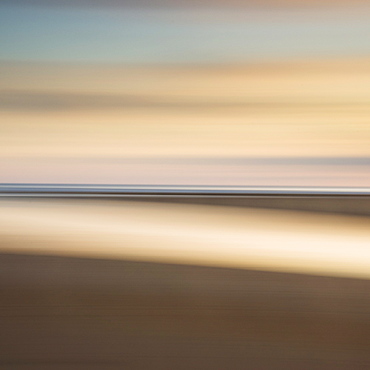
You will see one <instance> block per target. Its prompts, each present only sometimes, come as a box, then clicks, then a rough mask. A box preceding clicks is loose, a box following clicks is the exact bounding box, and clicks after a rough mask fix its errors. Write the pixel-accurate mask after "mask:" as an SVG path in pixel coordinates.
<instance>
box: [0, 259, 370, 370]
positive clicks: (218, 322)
mask: <svg viewBox="0 0 370 370" xmlns="http://www.w3.org/2000/svg"><path fill="white" fill-rule="evenodd" d="M0 276H1V279H0V290H1V292H0V293H1V317H0V325H1V332H0V338H1V343H2V345H1V346H0V368H1V369H102V368H104V369H123V368H124V369H173V368H176V369H192V368H194V369H215V368H216V369H230V368H232V369H247V368H248V369H249V368H250V369H287V368H299V369H349V368H350V369H365V368H368V367H369V366H370V354H369V351H368V344H369V341H370V320H369V317H370V304H369V303H370V294H369V291H370V281H368V280H360V279H344V278H332V277H318V276H309V275H303V274H288V273H276V272H259V271H251V270H242V269H226V268H211V267H201V266H189V265H187V266H186V265H175V264H162V263H148V262H133V261H122V260H109V259H88V258H71V257H60V256H59V257H57V256H41V255H27V254H1V255H0Z"/></svg>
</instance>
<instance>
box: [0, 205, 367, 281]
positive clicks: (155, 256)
mask: <svg viewBox="0 0 370 370" xmlns="http://www.w3.org/2000/svg"><path fill="white" fill-rule="evenodd" d="M0 235H1V236H0V240H1V241H2V242H1V252H6V253H9V252H11V253H31V254H46V255H66V256H78V257H93V258H117V259H126V260H139V261H156V262H169V263H184V264H195V265H209V266H221V267H236V268H246V269H258V270H269V271H282V272H297V273H308V274H317V275H329V276H343V277H357V278H370V219H368V218H357V217H344V216H333V215H316V214H309V213H303V212H290V211H277V210H257V209H235V208H231V207H229V208H226V207H225V208H223V207H216V206H199V205H173V204H172V205H171V204H161V203H144V202H137V203H136V202H128V201H91V200H80V201H70V200H67V201H66V200H2V201H1V203H0Z"/></svg>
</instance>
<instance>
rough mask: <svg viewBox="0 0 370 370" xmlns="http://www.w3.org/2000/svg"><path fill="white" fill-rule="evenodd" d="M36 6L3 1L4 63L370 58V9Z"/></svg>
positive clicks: (1, 53) (0, 18)
mask: <svg viewBox="0 0 370 370" xmlns="http://www.w3.org/2000/svg"><path fill="white" fill-rule="evenodd" d="M36 3H38V5H30V4H31V3H26V2H24V1H19V0H18V1H15V2H8V1H5V2H2V3H1V5H0V35H1V36H0V37H1V39H0V40H1V41H0V43H1V48H0V61H1V60H2V61H49V62H50V61H51V62H82V63H86V62H87V63H96V62H98V63H101V62H103V63H128V64H130V63H131V64H135V63H139V64H143V63H144V64H145V63H148V64H150V63H225V62H226V63H228V62H244V61H250V60H269V59H289V58H317V57H324V58H327V57H329V58H330V57H334V58H335V57H347V56H350V57H352V56H354V57H358V56H360V57H361V56H367V55H369V54H370V8H360V7H359V8H356V7H353V8H351V9H346V8H344V9H343V8H342V7H338V8H325V9H319V8H310V9H302V8H289V7H288V8H281V9H276V8H274V7H272V8H259V9H257V8H243V9H239V8H235V7H230V8H227V9H222V10H220V9H219V8H216V7H203V8H202V9H200V8H199V7H193V8H191V7H188V8H186V9H185V8H181V9H180V8H169V7H163V6H162V7H161V8H158V7H157V8H155V7H154V8H151V9H150V8H148V7H140V8H139V7H136V8H133V7H131V8H129V7H115V6H94V7H91V6H90V7H88V6H82V5H83V4H84V2H80V3H79V4H80V5H81V6H63V4H65V3H66V2H64V3H63V2H62V3H61V4H62V5H61V6H58V7H57V6H48V5H45V4H46V2H42V1H39V2H36ZM67 3H68V2H67ZM85 3H86V2H85ZM110 3H114V2H110ZM50 4H52V2H51V3H50ZM108 4H109V3H108Z"/></svg>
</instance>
